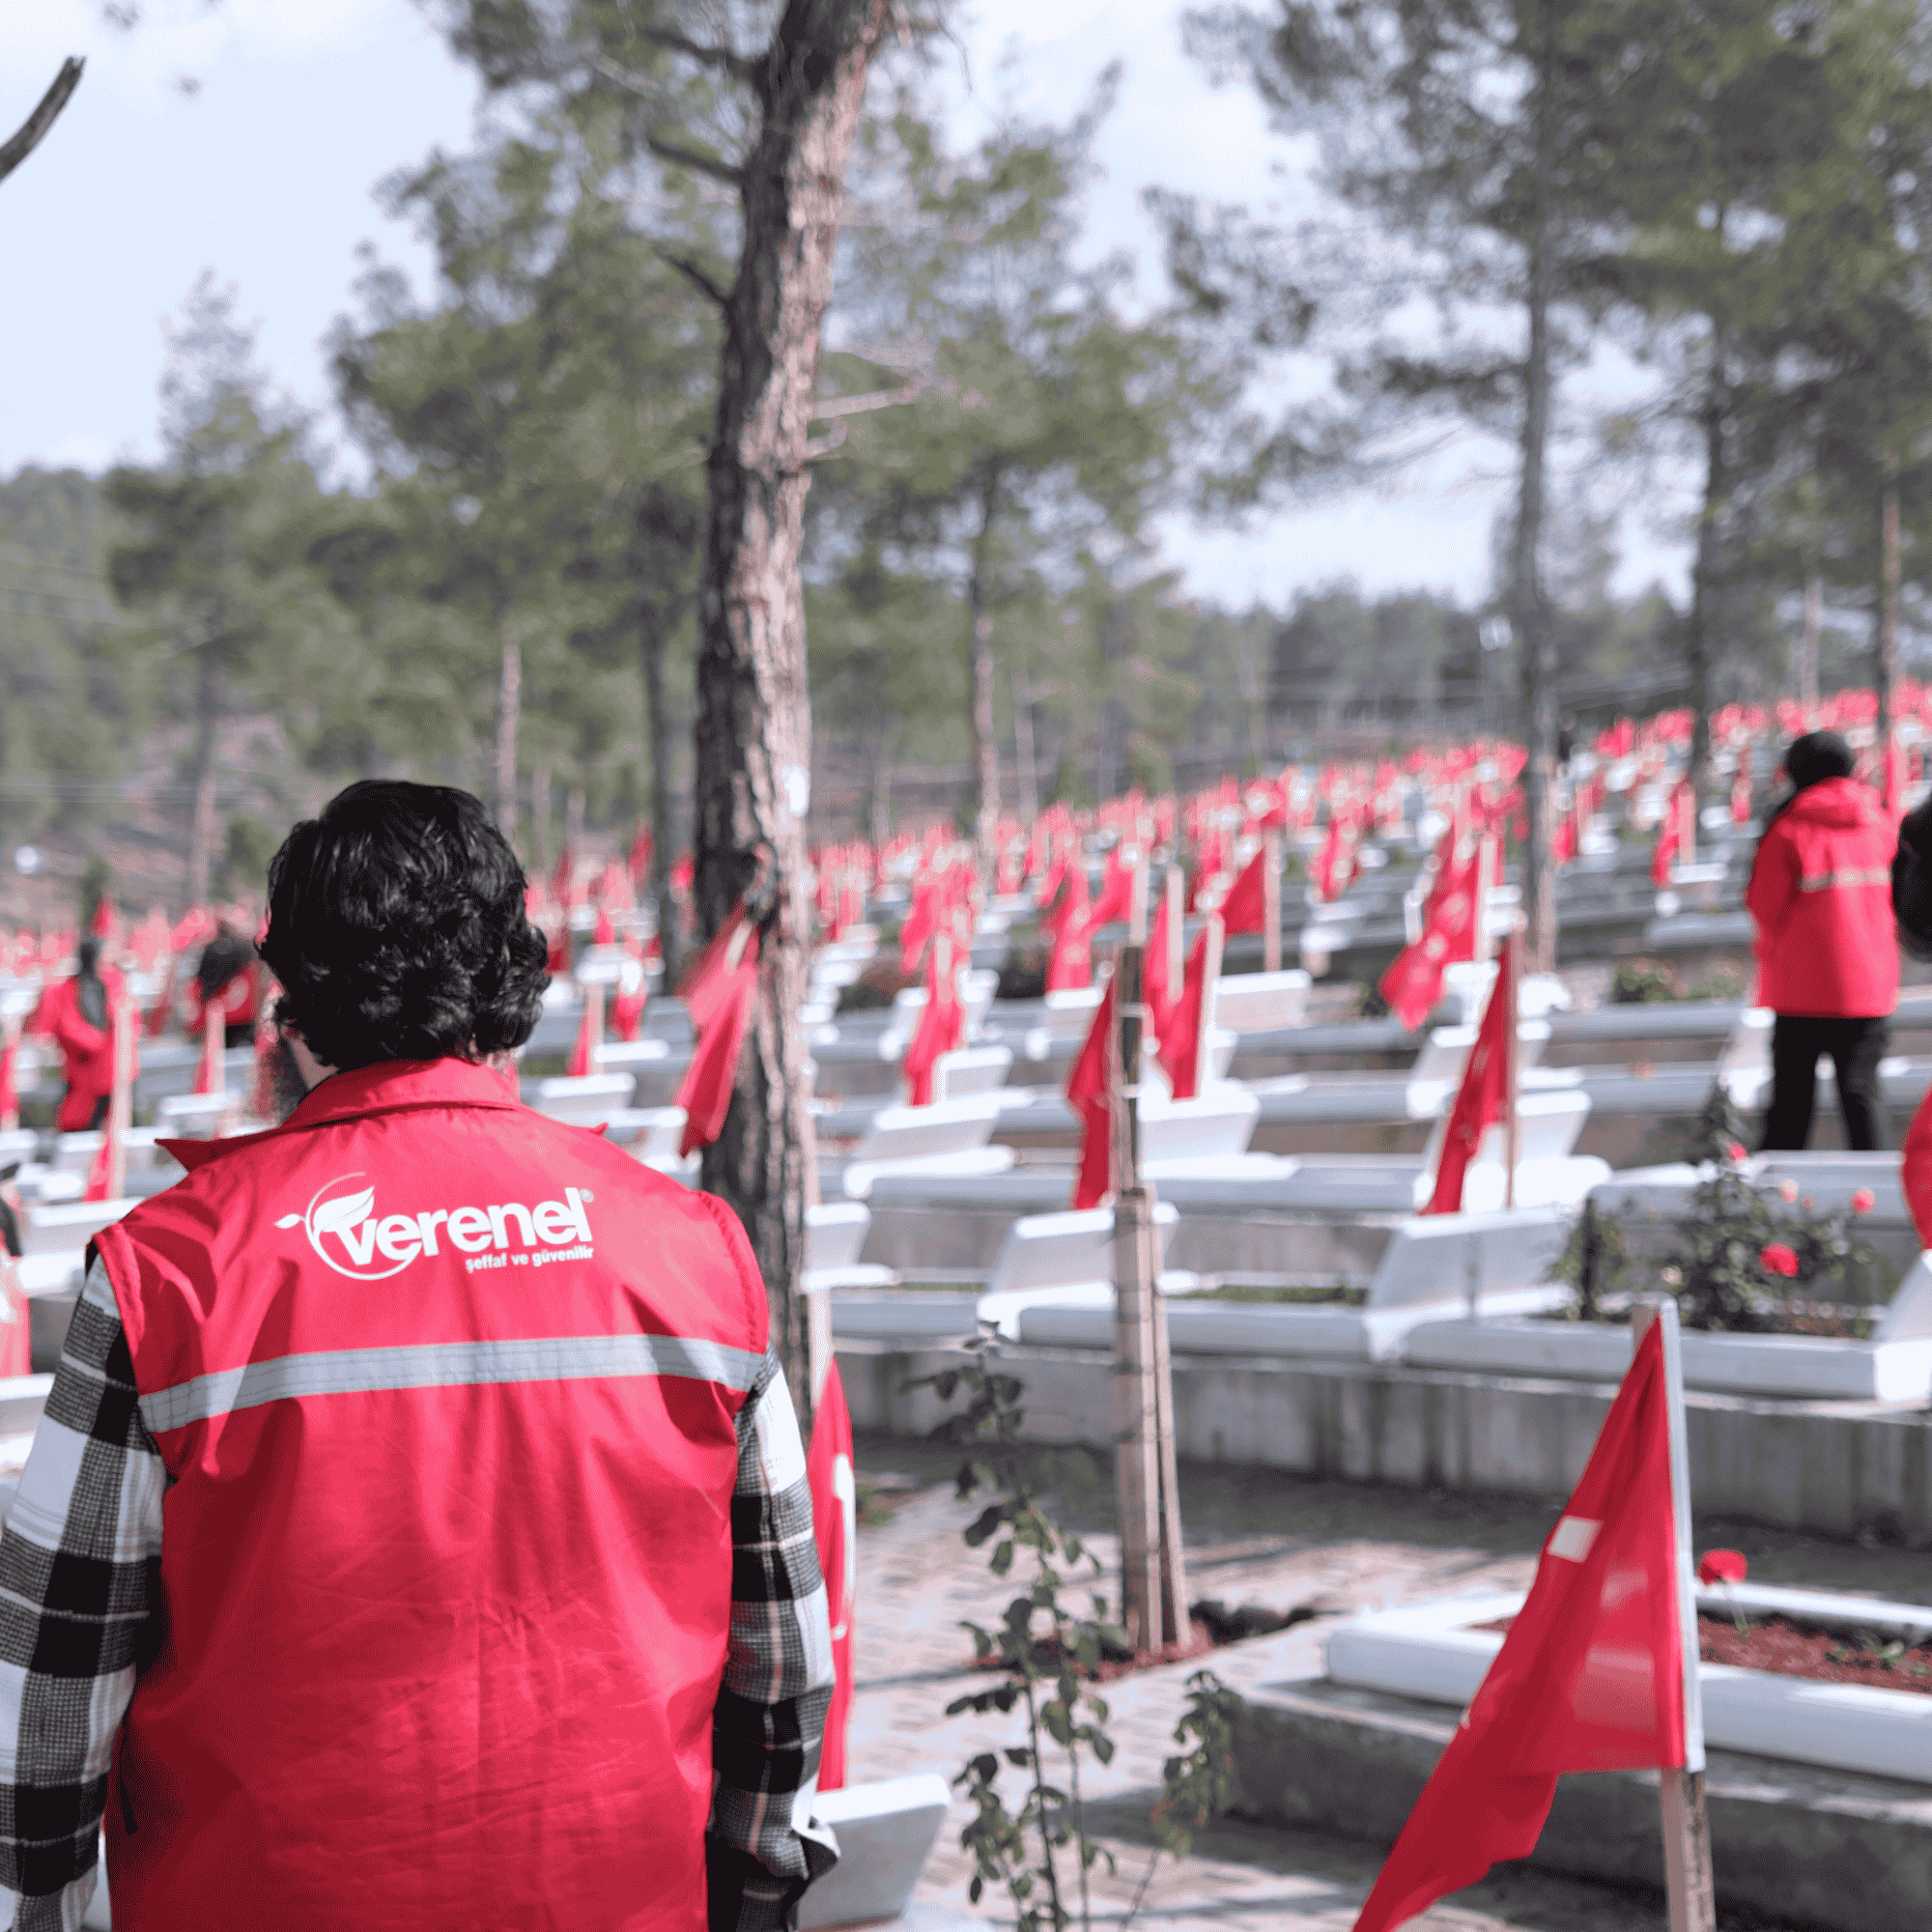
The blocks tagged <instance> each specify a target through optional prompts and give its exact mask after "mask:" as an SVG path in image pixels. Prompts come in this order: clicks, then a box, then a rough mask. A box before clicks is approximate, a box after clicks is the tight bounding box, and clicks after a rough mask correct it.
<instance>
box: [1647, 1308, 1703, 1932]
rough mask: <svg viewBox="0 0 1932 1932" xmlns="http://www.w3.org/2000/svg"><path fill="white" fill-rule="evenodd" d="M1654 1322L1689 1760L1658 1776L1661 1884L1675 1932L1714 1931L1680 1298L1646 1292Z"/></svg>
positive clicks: (1649, 1311) (1687, 1757)
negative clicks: (1673, 1523)
mask: <svg viewBox="0 0 1932 1932" xmlns="http://www.w3.org/2000/svg"><path fill="white" fill-rule="evenodd" d="M1653 1321H1662V1324H1663V1378H1664V1395H1665V1400H1666V1402H1667V1404H1668V1406H1669V1416H1670V1495H1671V1504H1672V1513H1673V1514H1674V1515H1675V1517H1676V1519H1677V1610H1678V1621H1679V1628H1680V1631H1681V1633H1682V1648H1683V1655H1684V1763H1683V1765H1682V1767H1681V1768H1680V1767H1667V1768H1665V1769H1664V1770H1662V1771H1661V1772H1660V1773H1659V1774H1658V1777H1659V1814H1660V1820H1661V1823H1662V1830H1663V1878H1664V1890H1665V1894H1666V1896H1667V1898H1668V1901H1669V1907H1670V1932H1716V1927H1717V1923H1718V1907H1717V1894H1716V1889H1715V1888H1714V1887H1713V1885H1712V1881H1711V1828H1710V1824H1709V1821H1708V1820H1707V1818H1706V1816H1705V1811H1704V1705H1703V1692H1702V1686H1701V1684H1700V1682H1699V1679H1698V1674H1697V1602H1696V1597H1695V1594H1694V1586H1693V1583H1692V1573H1691V1562H1690V1466H1689V1464H1690V1454H1689V1447H1688V1443H1687V1440H1686V1432H1685V1427H1684V1366H1683V1360H1682V1357H1681V1353H1680V1349H1679V1343H1678V1336H1677V1303H1676V1302H1675V1301H1673V1300H1672V1299H1671V1298H1670V1296H1668V1295H1667V1294H1647V1295H1644V1296H1642V1297H1641V1298H1640V1299H1639V1300H1638V1301H1637V1302H1636V1303H1635V1305H1634V1307H1633V1308H1632V1310H1631V1332H1632V1339H1633V1341H1634V1342H1638V1343H1640V1342H1641V1341H1642V1340H1643V1338H1644V1336H1645V1334H1646V1333H1647V1332H1648V1331H1649V1328H1650V1324H1651V1323H1652V1322H1653Z"/></svg>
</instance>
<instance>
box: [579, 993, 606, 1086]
mask: <svg viewBox="0 0 1932 1932" xmlns="http://www.w3.org/2000/svg"><path fill="white" fill-rule="evenodd" d="M583 1024H584V1029H585V1032H586V1033H587V1035H588V1036H589V1040H590V1051H589V1053H588V1054H587V1055H586V1056H585V1057H584V1065H583V1070H584V1071H585V1072H586V1073H595V1072H596V1071H597V1053H598V1049H599V1048H600V1047H601V1046H602V1045H603V1044H604V981H603V980H592V981H591V982H590V983H589V984H588V985H587V986H585V987H584V989H583Z"/></svg>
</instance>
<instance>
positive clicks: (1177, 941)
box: [1167, 866, 1187, 1000]
mask: <svg viewBox="0 0 1932 1932" xmlns="http://www.w3.org/2000/svg"><path fill="white" fill-rule="evenodd" d="M1186 923H1187V875H1186V874H1185V873H1184V872H1183V871H1182V870H1181V869H1180V867H1179V866H1169V867H1168V868H1167V985H1168V997H1169V998H1170V999H1175V1000H1178V999H1179V997H1180V980H1181V976H1182V975H1183V974H1184V973H1185V972H1186V971H1187V947H1186V935H1185V933H1184V932H1183V930H1182V928H1183V927H1184V926H1185V925H1186Z"/></svg>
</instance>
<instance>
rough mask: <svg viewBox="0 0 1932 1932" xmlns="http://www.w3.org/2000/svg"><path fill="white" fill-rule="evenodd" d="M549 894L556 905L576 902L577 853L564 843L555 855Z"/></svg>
mask: <svg viewBox="0 0 1932 1932" xmlns="http://www.w3.org/2000/svg"><path fill="white" fill-rule="evenodd" d="M550 894H551V897H552V898H554V900H555V901H556V902H557V904H558V905H561V906H572V905H575V904H576V903H577V854H576V853H575V852H573V851H572V850H571V849H570V847H569V846H568V845H566V846H565V847H564V848H563V850H562V851H561V852H559V853H558V854H557V855H556V870H555V871H554V872H553V873H552V874H551V881H550Z"/></svg>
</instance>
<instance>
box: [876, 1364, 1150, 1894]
mask: <svg viewBox="0 0 1932 1932" xmlns="http://www.w3.org/2000/svg"><path fill="white" fill-rule="evenodd" d="M995 1353H996V1345H995V1343H994V1341H993V1340H992V1339H991V1338H990V1337H987V1336H980V1338H978V1339H977V1340H975V1341H973V1342H971V1343H969V1344H967V1362H966V1366H965V1367H963V1368H960V1369H947V1370H943V1371H941V1372H940V1373H939V1374H938V1375H935V1376H927V1377H925V1378H923V1379H921V1380H920V1381H917V1382H914V1383H913V1384H912V1386H913V1387H914V1388H930V1389H931V1390H932V1392H933V1393H934V1394H935V1395H936V1396H937V1397H938V1398H939V1399H940V1401H942V1402H950V1401H952V1398H953V1397H954V1396H955V1395H956V1394H958V1393H960V1392H961V1391H962V1390H963V1391H964V1392H965V1394H966V1396H967V1403H966V1406H965V1407H964V1408H963V1409H962V1410H960V1411H959V1412H957V1413H956V1414H953V1415H952V1416H949V1417H948V1418H947V1420H946V1421H944V1422H942V1423H941V1424H940V1425H939V1427H938V1428H937V1429H936V1430H935V1431H934V1432H933V1435H934V1439H935V1440H938V1441H943V1442H949V1443H952V1444H953V1445H954V1446H956V1447H958V1448H959V1449H961V1450H963V1451H964V1452H965V1455H966V1459H967V1460H966V1461H964V1462H963V1463H961V1464H960V1467H959V1472H958V1490H959V1494H960V1496H961V1497H962V1498H963V1497H968V1496H972V1495H976V1494H979V1493H980V1492H986V1493H987V1494H989V1495H990V1497H991V1500H990V1501H988V1502H987V1504H986V1506H985V1507H984V1508H983V1509H982V1510H981V1511H980V1514H979V1516H978V1517H976V1518H975V1519H974V1520H973V1521H972V1522H971V1523H970V1524H968V1525H967V1528H966V1531H965V1541H966V1547H967V1548H969V1549H980V1548H987V1546H990V1553H989V1556H988V1559H987V1560H988V1567H989V1568H990V1569H991V1570H992V1572H993V1574H994V1576H996V1577H1007V1576H1009V1575H1010V1574H1011V1573H1012V1570H1013V1566H1014V1564H1015V1563H1016V1562H1017V1561H1020V1560H1022V1558H1024V1559H1025V1561H1026V1562H1027V1563H1028V1565H1029V1566H1030V1569H1031V1575H1030V1576H1027V1577H1024V1578H1023V1580H1024V1583H1025V1587H1024V1588H1023V1589H1022V1590H1021V1592H1020V1594H1019V1595H1017V1596H1015V1597H1014V1598H1013V1599H1012V1600H1011V1602H1010V1603H1009V1604H1008V1605H1007V1612H1006V1615H1005V1617H1004V1618H1003V1619H1002V1621H1001V1623H1000V1625H999V1627H998V1628H997V1629H996V1630H985V1629H982V1628H981V1627H980V1626H979V1625H978V1624H971V1623H969V1624H968V1625H967V1626H966V1628H967V1629H968V1630H969V1631H970V1632H971V1633H972V1636H973V1649H974V1655H975V1656H976V1657H977V1658H978V1659H979V1660H980V1662H982V1663H989V1664H993V1665H995V1666H997V1668H998V1669H999V1670H1000V1671H1001V1673H1002V1675H1003V1678H1004V1681H1003V1682H1001V1683H1000V1684H998V1685H996V1686H995V1687H994V1688H993V1689H991V1690H979V1691H974V1692H972V1693H971V1694H969V1695H967V1696H964V1697H956V1698H954V1699H953V1701H952V1703H951V1704H949V1705H948V1706H947V1707H946V1715H947V1716H948V1717H949V1718H950V1717H953V1716H956V1715H957V1714H958V1713H960V1712H962V1711H972V1712H975V1713H979V1714H981V1715H983V1714H986V1713H991V1712H998V1713H1001V1714H1006V1713H1009V1712H1012V1711H1015V1710H1023V1711H1024V1712H1025V1714H1026V1723H1027V1742H1026V1743H1025V1744H1024V1745H1018V1746H1012V1747H1008V1748H1007V1749H1006V1750H1005V1751H1004V1752H994V1751H982V1752H980V1753H978V1754H977V1755H975V1756H974V1757H973V1758H972V1760H971V1761H970V1762H969V1763H968V1764H967V1765H966V1767H965V1769H964V1770H963V1771H961V1772H960V1774H959V1776H957V1777H955V1778H954V1779H953V1783H954V1785H955V1786H956V1787H958V1788H960V1789H961V1790H963V1792H964V1793H965V1796H966V1798H967V1799H968V1801H969V1802H970V1803H971V1804H972V1805H973V1817H972V1818H971V1820H970V1821H969V1822H968V1823H967V1825H966V1827H965V1829H964V1830H963V1831H962V1832H961V1833H960V1834H959V1842H960V1846H961V1848H962V1849H963V1850H965V1851H968V1852H970V1853H972V1855H973V1860H974V1873H973V1877H972V1880H971V1882H970V1884H969V1887H968V1891H969V1894H970V1896H971V1898H972V1901H973V1903H974V1904H976V1905H977V1904H978V1903H979V1902H980V1899H981V1898H982V1897H983V1896H984V1894H985V1891H986V1889H987V1888H988V1887H989V1886H993V1887H1000V1888H1004V1889H1005V1890H1006V1892H1007V1895H1008V1897H1009V1899H1010V1900H1011V1901H1012V1906H1013V1911H1014V1914H1015V1916H1016V1918H1017V1921H1018V1925H1019V1927H1020V1932H1061V1928H1062V1927H1064V1926H1065V1925H1067V1924H1069V1923H1070V1922H1071V1920H1072V1918H1073V1916H1074V1915H1073V1911H1072V1908H1071V1904H1070V1893H1069V1891H1068V1890H1067V1889H1066V1885H1067V1882H1077V1884H1078V1886H1079V1890H1080V1904H1081V1911H1080V1918H1081V1921H1082V1923H1083V1924H1085V1923H1086V1922H1087V1921H1088V1917H1089V1915H1088V1913H1087V1910H1086V1891H1087V1875H1088V1873H1089V1872H1090V1871H1091V1870H1092V1869H1093V1867H1094V1864H1095V1862H1096V1861H1100V1860H1105V1861H1106V1862H1107V1866H1108V1869H1109V1870H1110V1871H1111V1870H1112V1869H1113V1859H1112V1856H1111V1854H1109V1853H1108V1852H1107V1851H1106V1850H1105V1849H1104V1847H1102V1846H1100V1845H1099V1844H1097V1843H1096V1842H1095V1841H1094V1839H1092V1838H1090V1837H1089V1836H1088V1834H1087V1830H1086V1820H1085V1812H1084V1809H1083V1806H1082V1803H1081V1797H1080V1758H1081V1754H1082V1752H1083V1751H1092V1752H1093V1754H1094V1759H1095V1760H1096V1761H1097V1762H1098V1763H1100V1764H1107V1763H1109V1762H1111V1760H1112V1758H1113V1755H1114V1742H1113V1740H1112V1739H1111V1738H1110V1737H1109V1736H1108V1735H1107V1733H1106V1732H1105V1730H1104V1729H1102V1726H1103V1725H1104V1724H1105V1723H1106V1721H1107V1718H1108V1708H1107V1701H1106V1699H1105V1698H1104V1697H1101V1696H1099V1695H1098V1694H1097V1693H1096V1692H1095V1691H1094V1690H1093V1688H1092V1679H1093V1676H1094V1672H1095V1671H1096V1670H1097V1669H1098V1667H1099V1664H1100V1661H1101V1658H1102V1656H1103V1655H1105V1654H1109V1653H1111V1654H1114V1655H1122V1654H1123V1653H1124V1650H1125V1646H1126V1633H1125V1632H1124V1631H1122V1629H1121V1627H1120V1626H1119V1625H1118V1624H1117V1623H1114V1622H1112V1621H1110V1620H1109V1618H1108V1614H1107V1600H1106V1598H1105V1597H1104V1596H1102V1595H1101V1594H1100V1593H1099V1592H1098V1591H1097V1590H1090V1591H1089V1593H1088V1601H1089V1605H1090V1609H1088V1610H1076V1609H1073V1608H1071V1607H1069V1606H1068V1605H1067V1604H1066V1603H1065V1602H1064V1601H1063V1592H1065V1591H1070V1590H1071V1589H1073V1588H1074V1586H1075V1585H1076V1583H1078V1582H1081V1581H1083V1580H1084V1581H1085V1582H1087V1583H1094V1582H1097V1581H1099V1580H1100V1578H1101V1576H1102V1572H1101V1570H1100V1566H1099V1562H1098V1560H1097V1559H1096V1558H1095V1557H1094V1555H1093V1554H1092V1552H1090V1551H1089V1550H1088V1549H1087V1548H1085V1546H1084V1545H1083V1544H1082V1542H1081V1540H1080V1538H1079V1537H1078V1536H1077V1535H1075V1534H1074V1533H1073V1532H1072V1531H1070V1530H1066V1529H1063V1528H1062V1527H1061V1526H1060V1525H1059V1523H1057V1522H1056V1521H1055V1520H1054V1518H1053V1516H1052V1515H1051V1514H1050V1512H1049V1509H1048V1507H1047V1505H1048V1503H1049V1500H1050V1499H1051V1498H1052V1497H1054V1496H1056V1495H1058V1496H1061V1497H1063V1498H1074V1497H1077V1496H1078V1495H1079V1494H1080V1493H1081V1492H1088V1491H1091V1490H1092V1488H1093V1487H1094V1483H1095V1481H1096V1475H1095V1471H1094V1462H1093V1459H1092V1457H1090V1456H1088V1455H1087V1454H1086V1453H1085V1452H1084V1451H1078V1450H1074V1451H1066V1450H1052V1449H1042V1448H1039V1447H1038V1446H1037V1445H1035V1444H1031V1443H1028V1442H1024V1441H1022V1440H1021V1438H1020V1427H1021V1424H1022V1422H1023V1420H1024V1410H1023V1408H1022V1406H1021V1397H1022V1395H1023V1394H1024V1388H1023V1385H1022V1384H1021V1383H1020V1381H1019V1380H1018V1378H1015V1377H1013V1376H1009V1375H1003V1374H1001V1373H1000V1372H999V1370H998V1369H997V1368H996V1367H994V1366H992V1363H993V1360H994V1358H995ZM1083 1571H1084V1572H1085V1576H1084V1578H1083V1577H1082V1576H1081V1574H1080V1573H1082V1572H1083ZM1049 1745H1050V1746H1051V1747H1053V1752H1054V1753H1055V1754H1056V1755H1057V1759H1058V1761H1059V1762H1061V1763H1064V1764H1065V1767H1066V1785H1065V1788H1064V1789H1063V1788H1062V1787H1060V1786H1059V1785H1057V1784H1053V1783H1050V1782H1049V1781H1048V1778H1049V1761H1050V1760H1049V1752H1048V1747H1049ZM1008 1767H1010V1768H1011V1769H1013V1770H1016V1771H1019V1772H1021V1773H1023V1774H1025V1783H1024V1787H1023V1796H1022V1798H1021V1801H1020V1806H1019V1809H1018V1810H1017V1811H1013V1810H1011V1809H1009V1806H1008V1804H1007V1801H1006V1798H1005V1796H1004V1794H1003V1792H1002V1791H1001V1789H1000V1779H1001V1776H1002V1773H1003V1771H1004V1770H1005V1769H1006V1768H1008ZM1067 1853H1070V1854H1071V1860H1072V1870H1071V1871H1070V1872H1069V1873H1067V1874H1065V1878H1064V1877H1063V1873H1062V1871H1061V1869H1060V1857H1059V1856H1058V1855H1062V1854H1067Z"/></svg>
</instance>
